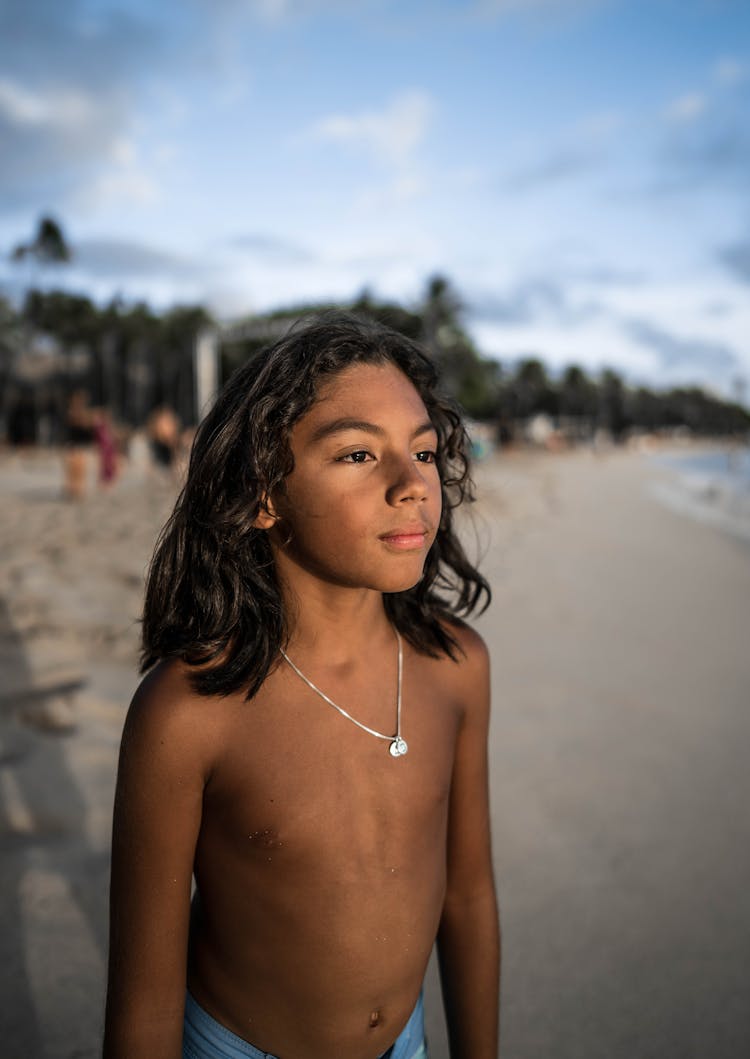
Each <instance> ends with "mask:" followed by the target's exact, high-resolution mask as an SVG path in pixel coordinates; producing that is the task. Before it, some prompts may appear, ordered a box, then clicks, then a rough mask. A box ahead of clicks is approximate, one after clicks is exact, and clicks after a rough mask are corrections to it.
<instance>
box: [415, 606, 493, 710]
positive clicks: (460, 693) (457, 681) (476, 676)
mask: <svg viewBox="0 0 750 1059" xmlns="http://www.w3.org/2000/svg"><path fill="white" fill-rule="evenodd" d="M441 623H442V626H443V630H444V631H445V633H446V634H447V635H448V636H450V638H451V639H452V640H453V643H454V644H455V647H454V648H453V651H452V655H453V657H450V656H449V655H447V654H443V655H441V656H440V657H439V658H425V656H423V658H424V662H425V666H426V668H425V670H424V675H425V678H427V672H428V669H432V667H434V669H432V676H431V679H432V680H434V681H436V682H437V683H439V685H440V687H442V688H443V689H444V691H445V692H447V693H448V696H449V698H450V699H452V700H453V701H454V702H456V703H459V704H460V706H461V708H462V710H468V711H469V712H474V710H475V709H478V710H480V711H482V710H483V709H484V708H485V703H486V702H487V700H488V695H489V668H490V662H489V651H488V649H487V645H486V643H485V642H484V640H483V638H482V636H481V635H480V634H479V633H478V632H477V631H476V629H473V628H472V627H471V626H470V625H467V624H466V623H465V622H463V621H461V620H460V619H459V618H456V617H453V616H451V617H450V618H443V619H441Z"/></svg>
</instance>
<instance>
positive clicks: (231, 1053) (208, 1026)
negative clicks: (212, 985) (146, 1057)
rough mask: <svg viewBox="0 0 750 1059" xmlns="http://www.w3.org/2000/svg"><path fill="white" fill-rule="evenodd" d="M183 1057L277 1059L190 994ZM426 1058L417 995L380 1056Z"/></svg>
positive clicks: (421, 999) (421, 1012) (420, 1008)
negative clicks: (257, 1046)
mask: <svg viewBox="0 0 750 1059" xmlns="http://www.w3.org/2000/svg"><path fill="white" fill-rule="evenodd" d="M182 1057H183V1059H277V1057H276V1056H275V1055H274V1054H273V1053H272V1052H263V1051H261V1050H260V1048H256V1047H255V1045H253V1044H250V1042H249V1041H246V1040H243V1038H242V1037H238V1036H237V1034H236V1033H232V1031H231V1030H229V1029H227V1027H226V1026H222V1024H221V1023H220V1022H217V1021H216V1019H215V1018H213V1016H211V1015H209V1013H208V1012H207V1011H205V1010H204V1009H203V1008H202V1007H201V1006H200V1004H199V1003H198V1001H197V1000H195V999H194V998H193V997H192V996H191V995H190V993H187V994H186V996H185V1021H184V1031H183V1041H182ZM423 1057H424V1059H426V1057H427V1047H426V1044H425V1040H424V1004H423V998H422V994H421V993H420V995H419V1000H418V1001H417V1004H416V1007H415V1008H414V1011H413V1012H412V1013H411V1015H410V1016H409V1021H408V1022H407V1023H406V1025H405V1026H404V1028H403V1030H402V1031H401V1033H400V1034H399V1035H398V1037H397V1038H396V1040H395V1041H394V1043H393V1045H392V1046H391V1047H390V1048H389V1049H388V1050H387V1051H386V1052H384V1053H383V1055H382V1056H381V1057H380V1059H423Z"/></svg>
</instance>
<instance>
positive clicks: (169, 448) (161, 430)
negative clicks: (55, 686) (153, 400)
mask: <svg viewBox="0 0 750 1059" xmlns="http://www.w3.org/2000/svg"><path fill="white" fill-rule="evenodd" d="M147 432H148V439H149V444H150V448H151V458H152V460H153V463H154V466H156V467H159V468H162V469H164V470H166V471H169V472H170V473H171V474H175V473H176V470H177V462H178V458H179V455H180V443H181V435H180V421H179V419H178V418H177V415H176V414H175V412H174V411H173V410H172V409H171V408H170V407H169V405H167V404H160V405H158V406H157V407H156V408H155V409H154V410H153V412H152V413H151V415H150V416H149V419H148V424H147Z"/></svg>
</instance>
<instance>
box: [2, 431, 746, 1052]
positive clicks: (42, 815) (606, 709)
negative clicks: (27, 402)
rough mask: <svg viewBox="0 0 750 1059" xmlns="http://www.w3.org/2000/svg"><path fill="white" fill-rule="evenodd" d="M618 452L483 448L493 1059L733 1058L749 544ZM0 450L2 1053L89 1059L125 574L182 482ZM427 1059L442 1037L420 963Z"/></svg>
mask: <svg viewBox="0 0 750 1059" xmlns="http://www.w3.org/2000/svg"><path fill="white" fill-rule="evenodd" d="M674 475H675V472H674V470H673V469H670V468H669V467H667V466H664V465H659V464H657V463H656V462H654V461H653V460H651V459H650V458H649V457H647V456H646V455H644V454H642V453H639V452H635V451H624V450H623V451H621V450H616V451H615V450H612V451H605V452H602V453H599V454H593V453H591V452H589V451H581V452H571V453H564V452H563V453H558V454H530V453H523V452H522V453H511V454H507V455H505V454H501V455H497V456H494V457H491V458H489V459H488V460H487V461H486V462H485V463H483V464H482V465H481V466H480V468H479V471H478V475H477V477H478V482H479V486H480V499H479V501H478V503H477V504H476V505H475V507H474V510H473V518H472V526H468V525H467V527H466V533H467V535H468V536H469V537H471V538H474V537H475V538H476V543H477V546H478V547H479V548H480V550H481V551H482V552H483V553H484V562H483V568H484V570H485V572H486V573H487V575H488V576H489V578H490V581H491V583H492V586H493V591H494V602H493V606H492V608H491V610H490V611H489V612H488V613H487V614H486V615H485V616H483V617H482V618H480V619H479V620H478V622H477V626H478V628H479V629H480V630H481V631H482V633H483V635H484V636H485V637H486V639H487V641H488V643H489V645H490V649H491V654H492V661H493V696H494V700H493V701H494V712H493V725H492V732H491V747H490V753H491V764H492V798H493V836H494V851H495V863H496V871H497V880H498V890H499V894H500V902H501V916H502V926H503V946H504V963H503V985H502V1049H501V1053H502V1055H503V1057H504V1059H546V1057H550V1059H552V1057H554V1059H589V1057H591V1059H600V1057H603V1056H606V1057H612V1059H620V1057H622V1059H625V1057H627V1059H650V1057H657V1056H658V1057H659V1059H671V1057H674V1059H678V1057H679V1059H689V1057H692V1056H696V1057H697V1056H701V1057H706V1056H710V1057H711V1059H742V1057H744V1056H747V1055H748V1054H750V1005H749V1004H748V1002H747V981H746V979H747V967H748V965H750V888H749V887H748V880H749V879H750V834H749V830H750V829H749V827H748V822H747V804H748V801H749V800H750V770H748V768H747V765H746V759H747V750H748V747H749V746H750V709H749V708H748V707H749V706H750V634H749V632H748V630H750V540H745V539H743V536H742V534H741V533H733V532H728V531H725V529H724V528H722V527H721V526H720V525H719V524H718V523H717V522H715V521H714V522H711V520H706V519H703V520H699V519H697V518H693V517H690V514H689V512H686V511H682V510H679V509H678V507H677V506H675V505H674V504H672V505H671V506H670V505H669V504H668V503H666V502H664V501H665V497H666V495H667V494H668V493H669V491H670V489H671V490H673V489H674ZM60 487H61V468H60V465H59V460H58V457H57V456H56V454H54V453H51V452H40V453H28V454H8V453H5V454H2V455H0V660H1V662H2V666H1V669H2V683H1V684H0V854H1V855H0V892H1V894H2V902H0V989H2V997H3V1003H2V1006H1V1010H0V1042H1V1043H0V1052H1V1053H2V1055H3V1056H4V1057H6V1059H73V1057H76V1059H93V1057H95V1056H97V1055H98V1054H99V1049H100V1038H101V1023H102V1009H103V998H104V973H105V963H106V926H107V925H106V918H107V887H108V864H109V858H108V849H109V827H110V818H111V807H112V794H113V788H114V778H115V765H116V755H117V747H118V742H119V736H120V731H121V727H122V722H123V718H124V713H125V709H126V707H127V704H128V701H129V699H130V696H131V694H132V692H133V690H134V688H135V686H136V683H137V679H138V678H137V675H136V654H137V643H138V626H137V618H138V614H139V610H140V598H141V591H142V582H143V574H144V570H145V567H146V564H147V562H148V559H149V556H150V552H151V549H152V547H153V543H154V539H155V536H156V534H157V532H158V529H159V528H160V526H161V525H162V523H163V521H164V519H165V517H166V515H167V514H168V512H169V510H170V508H171V503H172V500H173V497H174V485H173V483H171V482H169V481H167V480H165V479H160V478H159V477H158V476H154V475H148V474H147V473H146V471H145V468H144V467H143V466H141V465H138V464H137V463H136V464H135V465H134V466H131V467H130V468H128V469H127V470H126V472H125V474H124V476H123V478H122V480H121V481H120V482H119V483H118V486H117V488H116V489H115V490H113V491H112V492H109V493H99V492H96V491H95V490H92V491H91V492H90V494H89V496H88V497H87V498H86V499H85V500H84V501H83V502H82V503H80V504H71V503H66V502H63V501H62V500H61V499H60ZM426 1003H427V1017H428V1031H429V1035H430V1044H431V1056H432V1059H447V1056H448V1050H447V1045H446V1043H445V1036H444V1028H443V1022H442V1015H441V1009H440V1001H439V995H438V993H437V979H436V975H435V970H434V967H432V968H431V970H430V974H429V976H428V981H427V991H426Z"/></svg>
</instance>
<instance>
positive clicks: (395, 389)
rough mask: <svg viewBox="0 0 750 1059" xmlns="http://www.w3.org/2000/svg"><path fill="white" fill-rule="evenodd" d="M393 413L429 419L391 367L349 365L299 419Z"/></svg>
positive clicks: (409, 383)
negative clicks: (397, 412)
mask: <svg viewBox="0 0 750 1059" xmlns="http://www.w3.org/2000/svg"><path fill="white" fill-rule="evenodd" d="M395 409H398V410H399V411H400V412H401V413H402V414H404V415H413V416H414V417H415V418H418V419H420V420H424V419H429V415H428V414H427V410H426V408H425V404H424V401H423V400H422V398H421V396H420V394H419V392H418V390H417V388H416V386H415V385H414V383H413V382H412V381H411V380H410V379H409V378H408V377H407V376H406V375H405V374H404V373H403V371H401V369H400V368H398V367H396V365H395V364H391V363H390V362H388V363H385V364H352V365H351V366H350V367H348V368H344V369H343V370H342V371H340V372H338V374H336V375H334V376H333V377H332V378H329V379H326V380H325V381H324V382H322V383H321V385H320V387H319V388H318V393H317V396H316V398H315V401H314V402H313V404H312V405H311V406H310V408H309V409H308V411H307V412H306V413H305V415H304V416H303V417H302V419H303V420H308V421H311V420H313V419H314V420H319V419H323V418H326V417H328V416H330V415H336V416H339V415H347V416H348V415H351V416H353V417H357V418H367V416H368V414H369V415H370V416H372V415H376V414H382V413H384V412H387V411H390V410H395Z"/></svg>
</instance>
